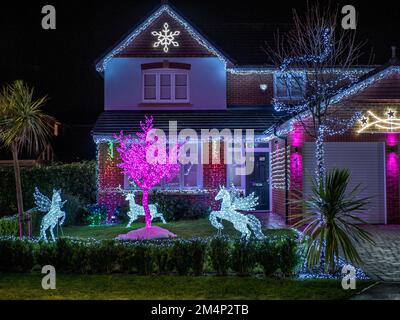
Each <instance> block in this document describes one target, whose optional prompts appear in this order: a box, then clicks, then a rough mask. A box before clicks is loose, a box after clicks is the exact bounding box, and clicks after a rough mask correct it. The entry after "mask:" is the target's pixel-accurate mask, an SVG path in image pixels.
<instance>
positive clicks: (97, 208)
mask: <svg viewBox="0 0 400 320" xmlns="http://www.w3.org/2000/svg"><path fill="white" fill-rule="evenodd" d="M84 209H85V215H84V221H85V223H87V224H89V225H90V226H99V225H101V224H102V222H103V221H105V220H106V219H107V207H106V206H101V205H98V204H90V205H87V206H86V207H85V208H84Z"/></svg>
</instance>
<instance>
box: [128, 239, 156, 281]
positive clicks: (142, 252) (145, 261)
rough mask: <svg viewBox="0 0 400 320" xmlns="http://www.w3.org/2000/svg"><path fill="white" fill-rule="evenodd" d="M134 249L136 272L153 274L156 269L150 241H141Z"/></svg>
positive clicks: (147, 274)
mask: <svg viewBox="0 0 400 320" xmlns="http://www.w3.org/2000/svg"><path fill="white" fill-rule="evenodd" d="M133 250H134V256H133V265H134V267H135V269H136V272H137V273H139V274H141V275H146V276H149V275H151V274H152V273H153V271H154V261H153V256H152V245H151V244H150V243H140V244H137V245H135V246H134V248H133Z"/></svg>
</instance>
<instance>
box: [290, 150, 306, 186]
mask: <svg viewBox="0 0 400 320" xmlns="http://www.w3.org/2000/svg"><path fill="white" fill-rule="evenodd" d="M290 175H291V180H292V181H293V180H294V181H301V179H302V176H303V157H302V155H301V154H300V153H298V152H295V153H292V154H291V156H290ZM299 179H300V180H299Z"/></svg>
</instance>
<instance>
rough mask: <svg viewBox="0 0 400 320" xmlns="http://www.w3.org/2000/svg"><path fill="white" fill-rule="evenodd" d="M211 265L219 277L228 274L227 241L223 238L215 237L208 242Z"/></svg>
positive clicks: (228, 249)
mask: <svg viewBox="0 0 400 320" xmlns="http://www.w3.org/2000/svg"><path fill="white" fill-rule="evenodd" d="M210 259H211V264H212V266H213V268H214V270H215V272H216V273H217V275H219V276H224V275H226V274H227V273H228V269H229V260H230V245H229V239H228V238H227V237H224V236H217V237H214V238H212V239H211V241H210Z"/></svg>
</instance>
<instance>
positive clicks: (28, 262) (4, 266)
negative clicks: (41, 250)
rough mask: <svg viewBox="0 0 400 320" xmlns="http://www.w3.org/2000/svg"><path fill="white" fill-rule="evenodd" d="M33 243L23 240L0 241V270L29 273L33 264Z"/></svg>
mask: <svg viewBox="0 0 400 320" xmlns="http://www.w3.org/2000/svg"><path fill="white" fill-rule="evenodd" d="M34 257H35V255H34V247H33V243H31V242H29V241H24V240H19V239H15V240H3V241H0V270H1V271H8V272H29V271H31V270H32V268H33V266H34V262H35V258H34Z"/></svg>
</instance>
